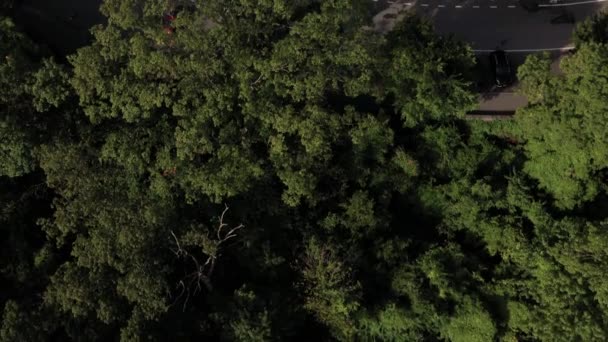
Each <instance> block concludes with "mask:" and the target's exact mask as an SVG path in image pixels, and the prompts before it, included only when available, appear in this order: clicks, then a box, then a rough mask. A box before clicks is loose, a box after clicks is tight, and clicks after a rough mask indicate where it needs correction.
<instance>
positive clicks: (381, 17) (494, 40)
mask: <svg viewBox="0 0 608 342" xmlns="http://www.w3.org/2000/svg"><path fill="white" fill-rule="evenodd" d="M570 3H572V2H570ZM566 4H567V3H565V2H562V1H560V2H558V3H556V4H551V3H549V2H545V3H542V4H541V6H542V5H544V6H555V5H561V6H557V7H541V8H539V9H538V10H537V11H530V10H526V9H524V8H523V7H522V6H521V4H520V1H517V0H412V1H409V0H405V1H399V2H395V3H393V4H390V3H387V4H386V5H387V8H386V9H385V10H383V11H381V12H380V13H379V14H378V15H376V16H375V17H374V24H375V25H376V29H378V30H379V31H387V30H390V29H391V28H392V27H393V25H394V23H395V20H396V18H395V16H397V17H398V16H399V13H405V12H406V11H414V12H415V13H417V14H420V15H423V16H426V17H430V18H431V19H432V21H433V23H434V24H435V27H436V29H437V31H438V32H439V33H442V34H453V35H454V36H456V37H457V38H459V39H461V40H464V41H467V42H468V43H469V44H471V46H472V47H473V49H474V50H480V51H484V50H494V49H496V48H497V47H501V48H503V49H507V50H537V49H559V48H564V47H568V46H570V45H571V36H572V30H573V28H574V23H555V20H556V19H558V18H559V17H562V18H563V15H564V14H567V15H570V16H571V17H572V18H574V20H575V21H580V20H583V19H584V18H586V17H588V16H590V15H592V14H594V13H597V12H599V11H600V10H602V9H603V8H606V6H608V2H595V3H586V4H579V5H574V6H564V5H566Z"/></svg>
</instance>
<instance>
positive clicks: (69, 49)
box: [15, 0, 105, 56]
mask: <svg viewBox="0 0 608 342" xmlns="http://www.w3.org/2000/svg"><path fill="white" fill-rule="evenodd" d="M101 2H102V0H22V1H20V2H19V6H18V7H17V9H16V11H15V20H16V21H17V24H19V25H21V26H22V27H24V29H25V31H26V32H27V33H28V34H29V35H30V36H31V37H32V38H33V39H34V40H36V41H37V42H44V43H45V44H47V45H48V47H49V48H50V49H51V50H53V51H54V52H55V53H57V54H58V55H60V56H65V55H68V54H71V53H74V52H76V50H77V49H78V48H79V47H82V46H84V45H86V44H87V43H88V42H89V41H90V39H91V34H90V32H89V29H90V28H91V27H92V26H93V25H95V24H100V23H103V22H104V21H105V19H104V17H103V16H102V15H101V13H100V12H99V6H100V5H101Z"/></svg>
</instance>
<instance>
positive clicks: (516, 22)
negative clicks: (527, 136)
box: [374, 0, 608, 113]
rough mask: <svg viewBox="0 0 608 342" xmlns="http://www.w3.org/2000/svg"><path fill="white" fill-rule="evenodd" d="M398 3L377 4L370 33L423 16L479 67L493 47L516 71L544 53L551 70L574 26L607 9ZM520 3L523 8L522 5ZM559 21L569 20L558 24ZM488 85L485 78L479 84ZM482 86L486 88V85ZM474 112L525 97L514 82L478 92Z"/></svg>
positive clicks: (470, 1) (482, 0) (581, 3)
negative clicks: (466, 49)
mask: <svg viewBox="0 0 608 342" xmlns="http://www.w3.org/2000/svg"><path fill="white" fill-rule="evenodd" d="M532 1H536V0H520V1H518V0H398V1H384V2H382V1H380V2H379V6H380V7H381V8H384V9H383V10H382V11H380V12H379V13H378V14H377V15H376V16H375V17H374V24H375V27H376V30H378V31H380V32H386V31H389V30H390V29H391V28H392V27H393V26H394V24H395V21H396V20H398V19H399V18H401V16H402V15H404V14H405V13H407V12H412V11H413V12H415V13H417V14H419V15H423V16H426V17H429V18H430V19H431V20H432V21H433V23H434V25H435V28H436V29H437V31H438V32H439V33H440V34H444V35H454V36H455V37H456V38H458V39H460V40H463V41H466V42H468V43H469V44H470V45H471V47H472V48H473V49H474V50H475V52H476V54H477V55H478V58H479V60H480V61H481V63H480V66H479V67H480V68H482V69H484V68H485V69H487V74H488V76H489V75H490V74H491V73H490V70H489V66H487V63H486V62H487V58H488V57H487V55H488V53H489V52H491V51H493V50H496V49H498V48H500V49H503V50H507V51H510V56H511V57H510V59H511V62H512V64H513V66H514V67H515V68H516V67H517V66H518V65H520V64H521V63H523V61H524V60H525V57H526V55H527V54H530V53H534V52H536V51H542V50H549V51H552V54H553V56H554V60H555V63H554V69H556V70H558V68H557V64H558V63H557V60H558V57H559V56H560V55H561V53H560V52H563V51H565V50H568V49H570V48H571V47H572V31H573V29H574V25H575V24H576V22H580V21H582V20H584V19H585V18H587V17H589V16H591V15H593V14H594V13H597V12H600V11H601V10H603V9H606V8H608V0H599V1H598V0H557V1H555V0H554V1H551V0H541V1H543V2H537V3H536V4H537V5H538V7H536V8H532V7H531V6H530V4H531V2H532ZM522 4H524V5H525V7H526V8H524V6H522ZM560 18H562V19H563V18H570V19H574V22H571V21H567V22H561V23H560V20H559V19H560ZM481 81H482V83H484V82H485V83H489V82H491V80H489V79H486V80H481ZM486 88H491V87H489V86H487V87H486ZM479 99H480V102H479V107H478V110H480V111H482V112H486V113H508V112H514V111H515V110H516V109H517V108H520V107H522V106H525V105H526V103H527V100H526V98H525V97H523V96H521V95H519V94H517V84H515V85H514V86H513V87H509V88H508V89H488V90H486V91H484V92H482V93H481V94H480V97H479Z"/></svg>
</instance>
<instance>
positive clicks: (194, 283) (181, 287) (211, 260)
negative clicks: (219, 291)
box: [170, 205, 245, 310]
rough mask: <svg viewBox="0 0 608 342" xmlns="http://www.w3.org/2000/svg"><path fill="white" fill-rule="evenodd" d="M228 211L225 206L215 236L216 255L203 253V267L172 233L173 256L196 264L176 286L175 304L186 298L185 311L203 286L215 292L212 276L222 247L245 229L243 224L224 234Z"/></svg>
mask: <svg viewBox="0 0 608 342" xmlns="http://www.w3.org/2000/svg"><path fill="white" fill-rule="evenodd" d="M228 209H229V208H228V206H227V205H225V209H224V210H223V211H222V214H221V215H220V219H219V224H218V226H217V230H216V234H215V235H216V239H215V246H216V250H215V255H212V254H209V253H210V252H205V251H203V253H204V254H205V256H206V259H205V262H204V263H203V264H202V265H201V263H200V262H199V260H198V258H197V257H196V256H194V255H193V254H192V253H189V252H188V251H187V250H186V249H185V248H184V247H182V245H181V244H180V241H179V239H178V237H177V236H176V235H175V233H174V232H173V231H170V233H171V236H172V237H173V240H174V241H175V246H176V248H175V249H173V248H171V249H170V250H171V251H172V252H173V254H175V256H176V257H177V258H178V259H181V258H188V257H189V259H190V260H191V262H192V263H193V264H194V270H193V271H192V272H189V273H186V274H185V275H184V277H183V278H182V279H181V280H180V281H179V282H178V283H177V285H176V290H178V291H180V292H179V295H177V297H176V299H175V301H174V302H173V304H175V303H177V301H179V300H180V299H181V298H183V297H185V298H184V305H183V310H185V309H186V305H187V303H188V301H189V300H190V297H191V296H195V295H196V294H197V293H199V292H200V291H202V287H203V286H204V287H205V288H206V289H207V291H213V284H212V283H211V276H212V274H213V271H214V269H215V265H216V261H217V258H218V257H219V256H220V254H221V253H220V248H221V247H222V244H224V242H226V241H228V240H229V239H232V238H235V237H236V236H237V234H236V232H237V231H238V230H240V229H242V228H244V227H245V226H244V225H243V224H239V225H238V226H236V227H232V228H230V229H229V230H228V232H227V233H225V234H224V233H223V229H224V228H225V227H227V226H228V224H226V223H224V216H225V215H226V212H228ZM208 237H209V236H208ZM173 304H172V305H173Z"/></svg>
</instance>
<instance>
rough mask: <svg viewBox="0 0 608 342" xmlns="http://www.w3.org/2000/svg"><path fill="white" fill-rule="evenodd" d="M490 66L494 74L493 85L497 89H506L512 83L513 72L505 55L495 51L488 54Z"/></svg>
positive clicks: (500, 51) (502, 52)
mask: <svg viewBox="0 0 608 342" xmlns="http://www.w3.org/2000/svg"><path fill="white" fill-rule="evenodd" d="M490 65H491V66H492V72H493V73H494V83H495V84H496V86H498V87H501V88H502V87H506V86H508V85H510V84H511V82H513V72H512V70H511V63H510V62H509V57H508V56H507V53H506V52H504V51H502V50H496V51H494V52H492V53H491V54H490Z"/></svg>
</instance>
